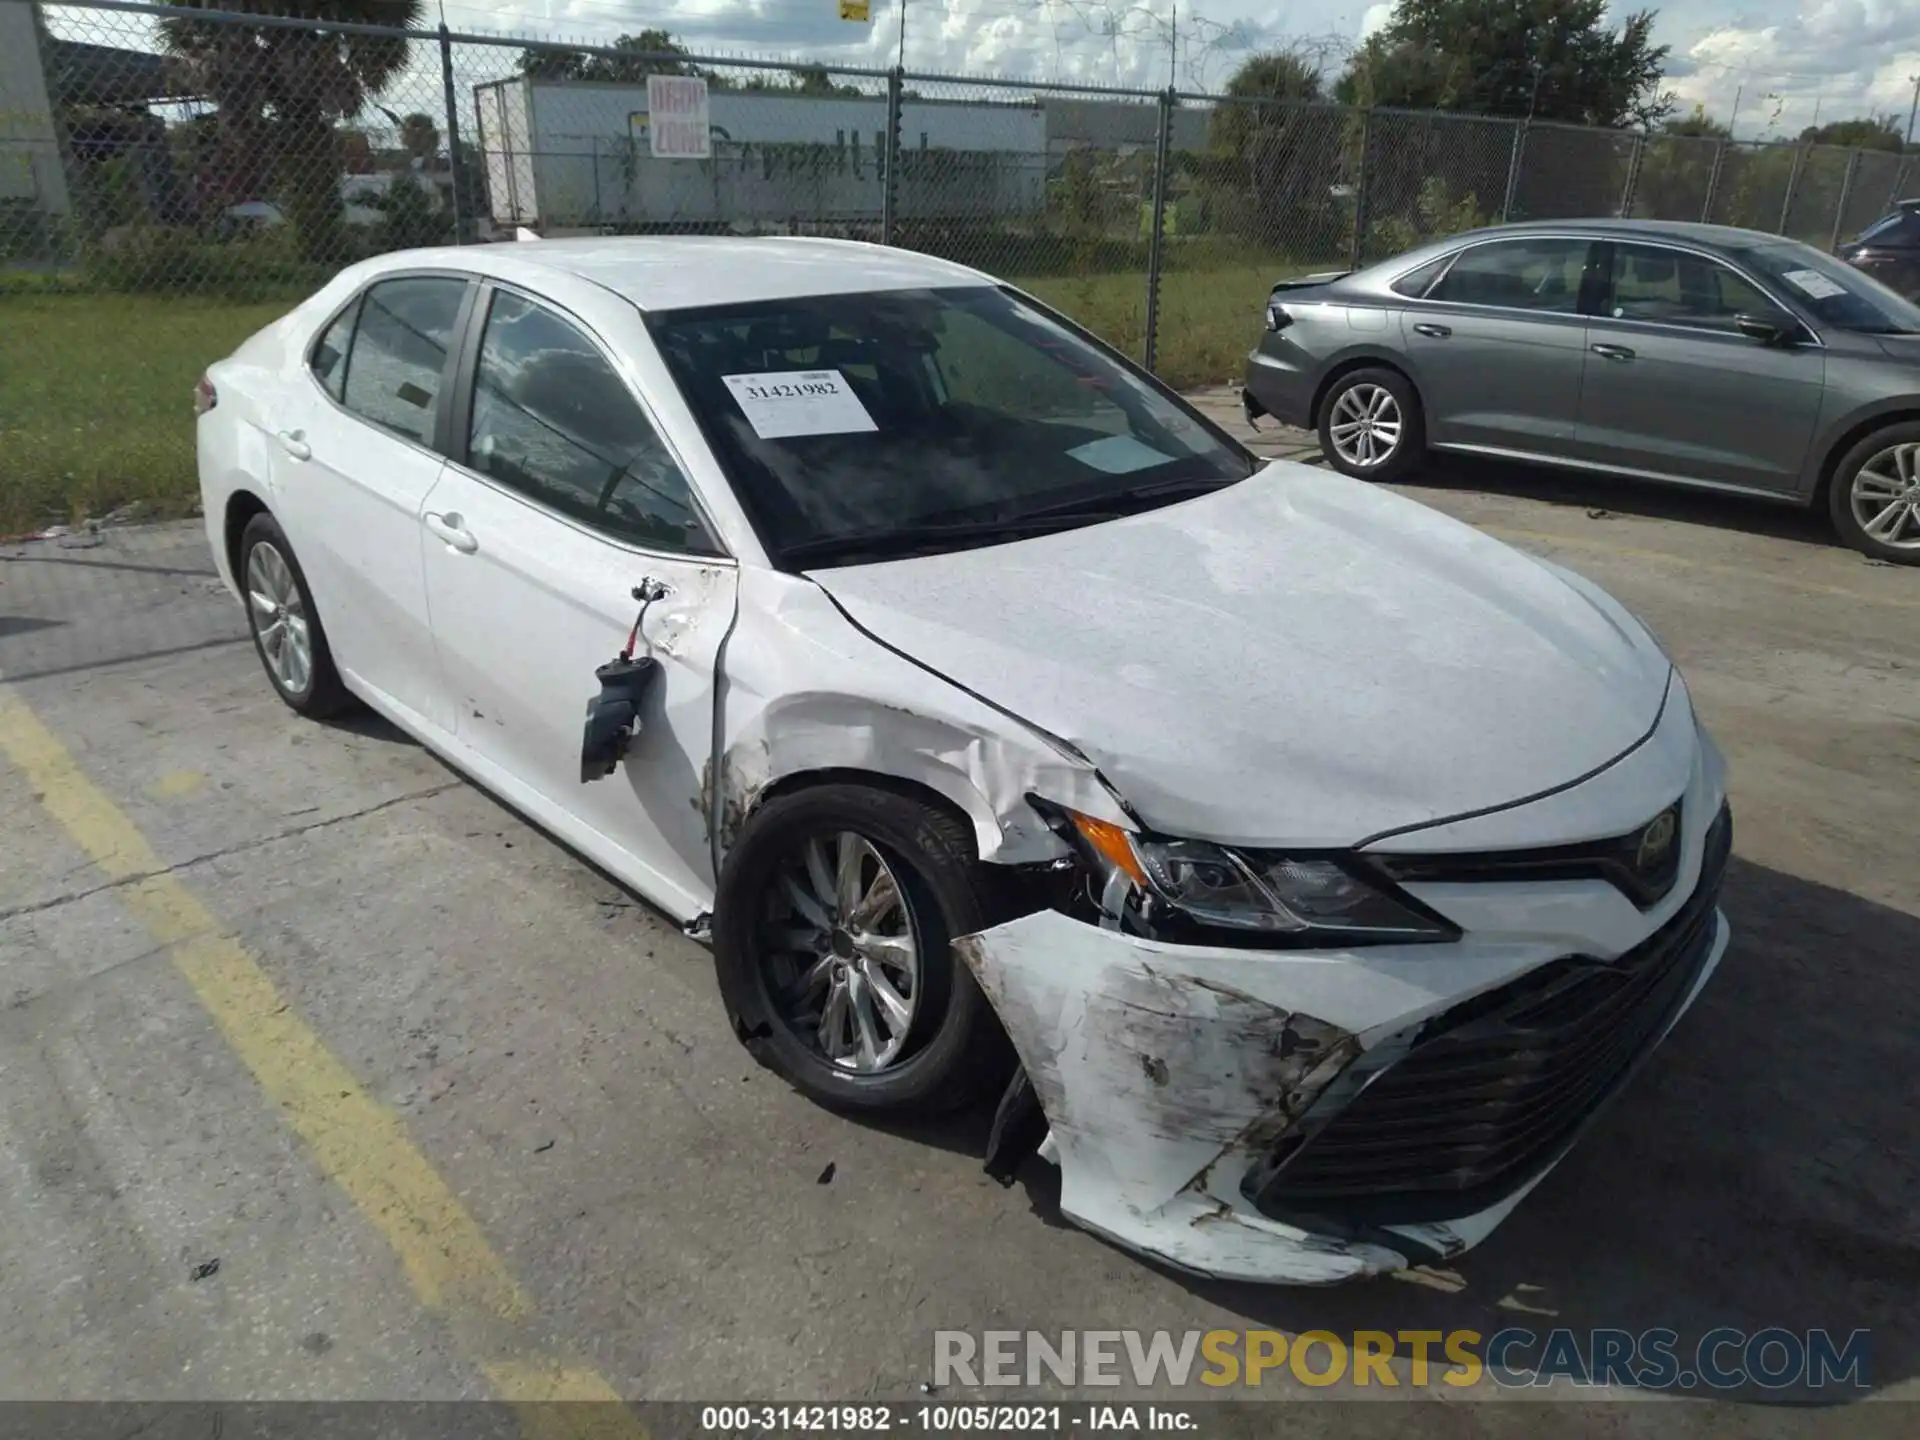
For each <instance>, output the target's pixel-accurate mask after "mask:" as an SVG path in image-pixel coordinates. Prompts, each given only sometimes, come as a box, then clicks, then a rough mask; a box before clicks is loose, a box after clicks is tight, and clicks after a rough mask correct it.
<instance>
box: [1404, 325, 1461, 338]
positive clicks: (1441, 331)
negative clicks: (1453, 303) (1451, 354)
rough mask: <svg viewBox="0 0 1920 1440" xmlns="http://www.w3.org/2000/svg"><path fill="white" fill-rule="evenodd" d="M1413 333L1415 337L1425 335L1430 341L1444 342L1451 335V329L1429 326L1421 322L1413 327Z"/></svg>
mask: <svg viewBox="0 0 1920 1440" xmlns="http://www.w3.org/2000/svg"><path fill="white" fill-rule="evenodd" d="M1413 333H1414V334H1416V335H1425V336H1426V337H1427V338H1428V339H1430V340H1444V339H1446V338H1447V337H1448V336H1449V335H1451V334H1453V327H1452V326H1450V325H1430V324H1427V323H1426V322H1425V321H1422V322H1421V323H1420V324H1418V325H1416V326H1414V327H1413Z"/></svg>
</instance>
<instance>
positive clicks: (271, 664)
mask: <svg viewBox="0 0 1920 1440" xmlns="http://www.w3.org/2000/svg"><path fill="white" fill-rule="evenodd" d="M247 603H248V604H249V605H250V606H252V608H253V633H254V636H255V638H257V639H258V640H259V642H260V657H261V659H263V660H265V661H266V662H267V669H268V670H269V671H270V672H271V673H272V675H273V679H274V683H275V684H277V685H278V686H279V687H280V689H281V692H282V693H283V694H286V695H288V696H292V697H297V696H301V695H304V694H306V693H307V687H308V686H309V685H311V684H312V683H313V637H312V633H311V631H310V630H309V628H308V623H307V607H306V603H305V602H304V601H303V600H302V599H301V598H300V587H299V586H298V585H296V584H294V581H293V571H292V569H291V567H289V566H288V564H287V559H286V556H284V555H282V554H281V553H280V552H279V550H278V549H276V548H275V547H274V545H273V543H272V542H271V541H268V540H261V541H257V542H256V543H255V544H254V546H253V548H252V549H251V550H250V551H248V552H247Z"/></svg>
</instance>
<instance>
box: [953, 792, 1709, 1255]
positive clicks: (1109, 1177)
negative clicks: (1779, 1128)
mask: <svg viewBox="0 0 1920 1440" xmlns="http://www.w3.org/2000/svg"><path fill="white" fill-rule="evenodd" d="M1695 794H1696V799H1698V798H1704V797H1700V796H1699V795H1698V792H1697V790H1696V792H1695ZM1714 799H1715V800H1716V801H1717V800H1718V799H1719V797H1718V796H1717V795H1716V796H1715V797H1714ZM1704 808H1706V807H1699V808H1696V809H1695V811H1694V817H1695V819H1694V823H1693V824H1691V825H1687V826H1685V829H1686V832H1687V833H1686V834H1685V835H1684V836H1683V844H1684V847H1685V855H1684V860H1683V872H1682V873H1683V874H1685V875H1687V876H1689V877H1691V883H1690V884H1682V885H1678V886H1676V887H1675V891H1674V893H1673V895H1672V896H1671V897H1670V898H1669V901H1668V902H1666V903H1664V904H1662V905H1661V906H1659V907H1657V908H1656V909H1655V910H1654V912H1653V913H1650V914H1648V915H1645V916H1639V915H1638V914H1637V912H1633V913H1634V914H1635V918H1636V919H1637V920H1640V921H1642V922H1644V923H1643V924H1642V925H1641V926H1638V927H1636V928H1637V929H1638V930H1639V932H1640V933H1639V935H1638V936H1637V937H1636V941H1635V943H1632V944H1630V945H1627V946H1625V947H1624V948H1623V947H1621V946H1620V945H1618V944H1611V945H1610V944H1608V943H1606V942H1605V941H1604V940H1602V939H1600V938H1599V937H1598V936H1597V935H1596V934H1595V933H1594V931H1593V930H1592V929H1591V928H1589V927H1588V926H1587V925H1586V924H1585V923H1584V919H1583V917H1589V916H1592V915H1594V914H1596V913H1597V911H1604V910H1605V909H1606V907H1607V905H1608V903H1609V902H1608V899H1607V897H1606V896H1596V894H1594V893H1593V882H1568V883H1565V884H1561V885H1555V884H1545V885H1541V884H1532V885H1518V884H1517V885H1511V886H1506V885H1486V886H1476V887H1474V888H1475V890H1476V902H1477V903H1476V906H1475V908H1476V909H1478V910H1479V911H1480V913H1481V914H1482V915H1484V914H1486V913H1489V912H1490V911H1494V912H1497V911H1501V910H1506V911H1507V912H1508V913H1510V914H1511V915H1512V916H1513V922H1512V928H1511V929H1510V930H1500V929H1493V928H1489V927H1487V926H1484V925H1482V926H1481V927H1479V928H1475V929H1470V930H1469V932H1468V933H1467V934H1466V935H1465V936H1463V938H1462V940H1461V941H1460V942H1459V943H1457V944H1452V945H1446V946H1432V945H1408V946H1377V947H1362V948H1355V949H1351V950H1327V951H1272V950H1267V951H1245V950H1232V949H1224V948H1218V949H1217V948H1209V947H1202V946H1192V945H1173V944H1168V943H1165V942H1161V941H1156V940H1152V939H1146V938H1142V937H1139V936H1134V935H1129V934H1124V933H1121V932H1119V931H1116V930H1103V929H1098V928H1095V927H1093V926H1091V925H1088V924H1085V923H1083V922H1081V921H1079V920H1075V919H1072V918H1070V917H1068V916H1066V915H1063V914H1061V913H1059V912H1056V911H1042V912H1040V913H1037V914H1032V915H1027V916H1025V917H1023V918H1021V919H1018V920H1014V921H1011V922H1009V923H1007V924H1004V925H999V926H996V927H994V928H992V929H989V930H984V931H981V932H979V933H977V934H974V935H969V936H964V937H962V938H961V939H960V940H958V941H957V942H956V944H955V949H956V952H957V953H958V954H959V955H960V956H961V957H962V958H963V959H964V961H965V963H966V964H967V965H968V967H969V969H970V970H971V971H972V973H973V975H974V976H975V978H976V979H977V980H978V982H979V984H980V986H981V988H982V990H983V991H984V992H985V993H986V994H987V996H988V998H989V999H990V1000H991V1002H992V1003H993V1006H994V1008H995V1010H996V1012H997V1013H998V1014H999V1016H1000V1019H1001V1021H1002V1023H1003V1024H1004V1025H1005V1027H1006V1029H1007V1031H1008V1034H1009V1035H1010V1036H1011V1038H1012V1040H1013V1043H1014V1046H1015V1048H1016V1049H1017V1050H1018V1052H1019V1054H1020V1058H1021V1061H1022V1064H1023V1066H1024V1069H1025V1074H1026V1076H1027V1077H1028V1079H1029V1081H1030V1083H1031V1084H1032V1087H1033V1090H1034V1092H1035V1095H1036V1097H1037V1099H1038V1102H1039V1104H1040V1107H1041V1108H1042V1109H1043V1110H1044V1112H1045V1116H1046V1122H1047V1126H1048V1133H1047V1138H1046V1141H1045V1144H1044V1146H1043V1147H1042V1153H1044V1154H1046V1155H1047V1156H1048V1158H1051V1159H1054V1160H1056V1161H1057V1163H1058V1164H1059V1166H1060V1171H1061V1193H1060V1205H1061V1209H1062V1211H1063V1212H1064V1213H1065V1214H1066V1215H1067V1216H1068V1217H1069V1218H1071V1219H1073V1220H1074V1221H1076V1222H1078V1223H1079V1224H1081V1225H1083V1226H1085V1227H1086V1228H1087V1229H1089V1230H1092V1231H1095V1232H1097V1233H1099V1234H1102V1235H1105V1236H1107V1237H1109V1238H1111V1239H1112V1240H1114V1241H1116V1242H1117V1243H1119V1244H1121V1245H1123V1246H1126V1247H1128V1248H1130V1249H1133V1250H1137V1251H1141V1252H1143V1253H1145V1254H1148V1255H1151V1256H1154V1257H1156V1258H1158V1259H1160V1260H1162V1261H1165V1262H1166V1263H1168V1264H1171V1265H1174V1266H1176V1267H1178V1268H1181V1269H1183V1270H1188V1271H1193V1272H1196V1273H1200V1274H1205V1275H1210V1276H1217V1277H1221V1278H1228V1279H1239V1280H1255V1281H1269V1282H1288V1283H1296V1284H1329V1283H1334V1282H1338V1281H1342V1280H1348V1279H1353V1278H1357V1277H1360V1276H1364V1275H1370V1274H1376V1273H1379V1272H1382V1271H1387V1270H1395V1269H1400V1268H1404V1267H1406V1266H1408V1265H1413V1264H1422V1263H1429V1262H1432V1261H1435V1260H1439V1259H1443V1258H1446V1257H1448V1256H1452V1255H1456V1254H1458V1253H1460V1252H1461V1251H1464V1250H1466V1249H1468V1248H1470V1247H1471V1246H1473V1245H1475V1244H1477V1243H1478V1242H1479V1241H1480V1240H1482V1239H1483V1238H1485V1237H1486V1235H1487V1234H1489V1233H1490V1232H1491V1231H1492V1230H1493V1228H1494V1227H1495V1226H1496V1225H1498V1224H1499V1223H1500V1221H1501V1220H1503V1219H1504V1218H1505V1217H1506V1215H1507V1214H1508V1213H1509V1212H1510V1211H1511V1210H1512V1209H1513V1208H1514V1207H1515V1206H1516V1205H1517V1204H1518V1203H1519V1202H1520V1200H1521V1199H1522V1198H1523V1197H1524V1196H1525V1195H1526V1194H1527V1192H1528V1191H1529V1190H1531V1189H1532V1188H1533V1186H1534V1185H1536V1184H1538V1183H1539V1181H1540V1180H1541V1179H1542V1178H1543V1177H1544V1176H1545V1174H1546V1173H1547V1172H1548V1171H1549V1170H1551V1169H1552V1167H1553V1166H1554V1164H1555V1163H1557V1162H1558V1161H1559V1159H1560V1158H1561V1157H1562V1156H1563V1155H1564V1154H1565V1153H1566V1152H1567V1150H1568V1149H1569V1148H1571V1146H1572V1145H1573V1143H1574V1142H1575V1140H1576V1139H1577V1137H1578V1135H1579V1133H1580V1132H1581V1130H1583V1129H1584V1128H1585V1126H1586V1124H1587V1123H1588V1122H1589V1121H1590V1120H1591V1119H1592V1118H1593V1116H1594V1115H1595V1114H1596V1113H1597V1112H1598V1110H1599V1108H1600V1107H1601V1106H1602V1105H1603V1104H1604V1102H1605V1101H1606V1100H1607V1099H1609V1098H1611V1097H1612V1095H1614V1094H1615V1093H1617V1092H1618V1091H1619V1090H1620V1089H1621V1087H1622V1086H1623V1085H1624V1084H1625V1083H1626V1080H1627V1079H1628V1077H1629V1076H1630V1075H1631V1073H1632V1072H1633V1070H1634V1069H1635V1068H1636V1067H1637V1066H1638V1064H1639V1063H1640V1062H1641V1061H1642V1060H1644V1059H1645V1057H1646V1056H1647V1054H1648V1053H1650V1052H1651V1050H1652V1049H1653V1048H1654V1047H1655V1046H1656V1045H1657V1044H1658V1042H1659V1041H1660V1039H1661V1038H1662V1037H1663V1036H1664V1035H1665V1034H1666V1032H1667V1031H1668V1030H1669V1029H1670V1028H1671V1027H1672V1025H1673V1024H1674V1023H1675V1022H1676V1021H1677V1020H1678V1019H1679V1017H1680V1015H1681V1014H1683V1013H1684V1012H1685V1010H1686V1009H1687V1007H1688V1006H1689V1005H1691V1003H1692V1002H1693V1000H1694V998H1695V997H1696V996H1697V995H1698V994H1699V992H1700V990H1701V988H1702V986H1704V985H1705V983H1706V981H1707V979H1708V977H1709V976H1710V975H1711V974H1712V972H1713V970H1714V968H1715V967H1716V966H1717V965H1718V964H1719V961H1720V957H1721V955H1722V953H1723V952H1724V950H1725V949H1726V945H1727V939H1728V927H1727V924H1726V920H1725V917H1724V916H1722V915H1721V913H1720V911H1719V909H1718V905H1717V900H1718V894H1719V888H1720V880H1721V877H1722V873H1723V871H1724V868H1725V865H1726V860H1727V854H1728V848H1729V845H1730V836H1731V820H1730V816H1729V815H1728V812H1727V811H1726V809H1725V807H1724V806H1723V805H1716V806H1715V807H1714V808H1712V809H1708V810H1707V813H1706V814H1705V815H1701V814H1700V810H1701V809H1704ZM1502 891H1510V892H1511V895H1510V896H1509V897H1507V898H1509V899H1510V900H1511V904H1510V905H1503V904H1501V903H1500V901H1501V894H1500V892H1502ZM1613 898H1614V899H1616V900H1619V903H1620V904H1623V905H1624V904H1625V903H1626V902H1625V901H1624V899H1621V898H1620V897H1618V896H1614V897H1613ZM1443 908H1444V907H1443ZM1618 918H1619V917H1617V916H1614V917H1611V919H1612V920H1613V921H1617V920H1618ZM1604 929H1606V930H1607V931H1609V932H1611V933H1613V934H1616V935H1617V934H1618V925H1617V923H1609V924H1608V925H1606V926H1605V927H1604Z"/></svg>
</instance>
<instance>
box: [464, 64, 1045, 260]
mask: <svg viewBox="0 0 1920 1440" xmlns="http://www.w3.org/2000/svg"><path fill="white" fill-rule="evenodd" d="M474 105H475V109H476V111H477V112H478V115H479V121H480V145H481V150H482V152H483V154H484V155H485V158H486V166H487V190H488V194H489V196H490V197H491V201H492V207H493V219H494V220H495V222H496V223H499V224H502V225H540V226H542V227H544V228H545V229H547V230H548V231H549V232H551V231H553V230H556V229H561V228H568V227H579V226H593V225H614V224H663V225H664V224H736V223H740V224H747V225H754V224H766V223H776V224H777V223H780V222H783V221H789V220H798V221H806V222H818V221H836V220H878V219H879V218H880V213H881V207H882V203H883V199H884V195H885V176H884V174H883V171H882V166H883V164H884V157H885V154H886V125H887V102H886V98H885V97H884V96H882V95H873V96H859V97H848V96H818V97H815V96H803V95H795V94H785V93H779V92H773V93H766V92H754V91H733V90H717V91H714V92H713V93H712V95H711V97H710V116H709V118H710V121H711V124H712V133H713V158H712V159H711V160H656V159H654V158H653V156H652V153H651V150H650V146H649V141H648V135H647V90H646V86H645V85H644V84H642V85H626V84H603V83H595V82H578V81H555V80H537V79H529V78H527V77H515V78H513V79H508V80H499V81H494V82H492V83H490V84H485V85H479V86H476V87H475V89H474ZM900 129H901V149H902V156H901V173H900V188H899V194H898V197H897V204H898V206H899V214H900V216H901V217H902V218H907V219H932V218H940V219H956V220H966V219H986V218H991V217H996V216H1006V215H1025V214H1037V213H1038V212H1040V211H1041V210H1042V209H1043V208H1044V206H1045V203H1046V176H1047V122H1046V115H1045V113H1044V112H1043V111H1042V110H1041V108H1040V107H1039V106H1038V105H1037V104H1035V103H1033V102H1031V101H1010V102H1008V103H1004V104H979V103H966V104H963V103H955V102H943V101H928V100H914V99H909V100H906V101H905V102H903V104H902V107H901V127H900Z"/></svg>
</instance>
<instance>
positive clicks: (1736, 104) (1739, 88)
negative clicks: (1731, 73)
mask: <svg viewBox="0 0 1920 1440" xmlns="http://www.w3.org/2000/svg"><path fill="white" fill-rule="evenodd" d="M1746 93H1747V82H1746V81H1744V80H1742V81H1741V82H1740V83H1739V84H1738V85H1736V86H1734V87H1733V114H1731V115H1729V116H1728V117H1727V138H1728V139H1729V140H1731V139H1732V138H1733V127H1734V124H1735V122H1737V121H1738V120H1739V119H1740V97H1741V96H1742V95H1744V94H1746Z"/></svg>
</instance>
